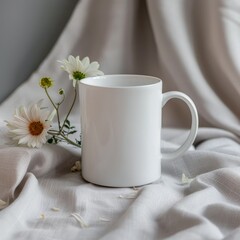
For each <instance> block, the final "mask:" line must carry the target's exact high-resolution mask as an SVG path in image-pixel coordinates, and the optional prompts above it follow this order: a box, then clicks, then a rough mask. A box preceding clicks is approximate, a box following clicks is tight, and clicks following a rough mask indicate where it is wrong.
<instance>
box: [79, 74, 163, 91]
mask: <svg viewBox="0 0 240 240" xmlns="http://www.w3.org/2000/svg"><path fill="white" fill-rule="evenodd" d="M160 82H161V79H159V78H157V77H152V76H145V75H126V74H118V75H103V76H98V77H89V78H84V79H83V80H81V83H83V84H86V85H90V86H96V87H109V88H125V87H143V86H151V85H154V84H158V83H160Z"/></svg>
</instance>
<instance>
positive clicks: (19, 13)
mask: <svg viewBox="0 0 240 240" xmlns="http://www.w3.org/2000/svg"><path fill="white" fill-rule="evenodd" d="M77 1H78V0H71V1H69V0H41V1H38V0H34V1H33V0H18V1H15V0H1V1H0V83H1V88H0V102H2V101H3V100H4V99H5V98H6V97H7V96H8V95H9V94H10V93H11V92H12V91H14V90H15V88H16V87H17V86H19V85H20V84H21V83H22V82H24V81H25V80H27V79H28V77H29V76H30V75H31V74H32V72H34V71H35V70H36V69H37V68H38V66H39V64H40V63H41V62H42V60H43V59H44V58H45V57H46V55H47V54H48V52H49V51H50V50H51V48H52V47H53V46H54V43H55V42H56V40H57V39H58V37H59V35H60V33H61V31H62V30H63V28H64V26H65V24H66V23H67V21H68V19H69V18H70V16H71V13H72V11H73V9H74V7H75V5H76V3H77Z"/></svg>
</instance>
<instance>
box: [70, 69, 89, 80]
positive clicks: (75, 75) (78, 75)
mask: <svg viewBox="0 0 240 240" xmlns="http://www.w3.org/2000/svg"><path fill="white" fill-rule="evenodd" d="M72 75H73V78H74V79H75V80H82V79H83V78H85V77H86V75H85V74H84V73H82V72H79V71H75V72H73V74H72Z"/></svg>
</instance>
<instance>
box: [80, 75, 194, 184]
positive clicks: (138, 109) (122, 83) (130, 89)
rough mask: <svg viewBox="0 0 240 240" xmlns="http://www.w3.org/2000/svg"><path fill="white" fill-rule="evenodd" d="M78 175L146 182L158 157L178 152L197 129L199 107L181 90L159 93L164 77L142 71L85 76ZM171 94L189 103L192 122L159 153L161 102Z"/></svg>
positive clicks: (156, 169) (156, 172)
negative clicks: (170, 148)
mask: <svg viewBox="0 0 240 240" xmlns="http://www.w3.org/2000/svg"><path fill="white" fill-rule="evenodd" d="M79 90H80V91H79V95H80V111H81V133H82V157H81V159H82V176H83V178H84V179H85V180H87V181H89V182H92V183H95V184H98V185H103V186H110V187H131V186H140V185H145V184H148V183H151V182H154V181H155V180H157V179H159V178H160V176H161V159H162V158H166V159H172V158H177V157H179V156H181V155H182V154H183V153H184V152H185V151H186V150H187V149H188V148H189V147H190V146H191V144H192V143H193V141H194V139H195V137H196V133H197V130H198V115H197V110H196V107H195V105H194V103H193V102H192V100H191V99H190V98H189V97H188V96H187V95H185V94H184V93H181V92H176V91H173V92H166V93H162V80H161V79H158V78H156V77H150V76H142V75H104V76H99V77H90V78H85V79H83V80H82V81H81V82H80V85H79ZM171 98H178V99H181V100H183V101H184V102H185V103H186V104H187V106H188V107H189V109H190V112H191V115H192V126H191V130H190V134H189V135H188V137H187V140H186V141H185V143H184V144H183V145H182V146H181V147H180V148H179V149H177V150H176V151H174V152H172V153H164V154H161V119H162V107H163V106H164V105H165V103H166V102H167V101H168V100H170V99H171Z"/></svg>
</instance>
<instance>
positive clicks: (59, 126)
mask: <svg viewBox="0 0 240 240" xmlns="http://www.w3.org/2000/svg"><path fill="white" fill-rule="evenodd" d="M44 90H45V93H46V95H47V97H48V99H49V100H50V102H51V104H52V105H53V107H54V108H55V109H56V112H57V121H58V128H59V129H60V128H61V125H60V118H59V112H58V107H59V106H58V107H57V106H56V105H55V104H54V102H53V100H52V98H51V97H50V95H49V93H48V91H47V88H44Z"/></svg>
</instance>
